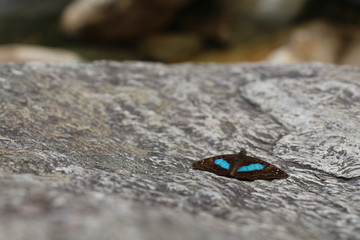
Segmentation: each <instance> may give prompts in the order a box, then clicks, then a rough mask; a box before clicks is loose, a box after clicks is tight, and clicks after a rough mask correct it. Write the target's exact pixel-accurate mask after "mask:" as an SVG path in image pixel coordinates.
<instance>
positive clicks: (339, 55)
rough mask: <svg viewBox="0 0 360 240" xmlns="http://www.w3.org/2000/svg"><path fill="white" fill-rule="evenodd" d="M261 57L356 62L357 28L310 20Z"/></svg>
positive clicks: (280, 60) (358, 59) (359, 39)
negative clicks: (285, 40) (280, 44)
mask: <svg viewBox="0 0 360 240" xmlns="http://www.w3.org/2000/svg"><path fill="white" fill-rule="evenodd" d="M288 36H289V37H288V40H287V42H286V43H284V44H283V45H282V46H280V47H278V48H277V49H275V50H273V51H272V52H271V53H270V54H269V55H268V56H267V57H266V58H265V60H266V61H268V62H272V63H295V62H306V61H319V62H328V63H335V64H347V65H353V66H360V57H359V56H360V28H358V27H347V26H341V25H335V24H329V23H326V22H324V21H314V22H310V23H307V24H304V25H302V26H300V27H296V28H295V29H294V30H292V31H291V32H290V33H289V34H288Z"/></svg>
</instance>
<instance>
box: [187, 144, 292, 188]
mask: <svg viewBox="0 0 360 240" xmlns="http://www.w3.org/2000/svg"><path fill="white" fill-rule="evenodd" d="M192 167H193V169H199V170H203V171H208V172H212V173H215V174H217V175H220V176H226V177H234V178H236V179H240V180H250V181H253V180H256V179H264V180H273V179H281V178H287V177H288V175H287V174H286V173H285V172H284V171H282V170H281V169H279V168H278V167H275V166H274V165H272V164H270V163H268V162H265V161H263V160H260V159H258V158H255V157H250V156H246V151H245V150H244V149H243V150H241V151H240V152H239V153H237V154H227V155H219V156H214V157H210V158H205V159H203V160H200V161H197V162H195V163H193V165H192Z"/></svg>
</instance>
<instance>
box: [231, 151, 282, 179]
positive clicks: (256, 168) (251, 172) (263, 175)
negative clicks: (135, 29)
mask: <svg viewBox="0 0 360 240" xmlns="http://www.w3.org/2000/svg"><path fill="white" fill-rule="evenodd" d="M260 166H261V167H260ZM261 168H262V169H261ZM241 169H243V170H241ZM234 177H235V178H236V179H240V180H250V181H253V180H256V179H264V180H273V179H281V178H287V177H288V175H287V174H286V173H285V172H284V171H282V170H281V169H280V168H278V167H275V166H274V165H272V164H270V163H268V162H265V161H263V160H260V159H258V158H255V157H249V156H246V158H245V159H244V161H243V164H242V165H241V166H240V168H239V169H238V170H237V171H236V173H235V175H234Z"/></svg>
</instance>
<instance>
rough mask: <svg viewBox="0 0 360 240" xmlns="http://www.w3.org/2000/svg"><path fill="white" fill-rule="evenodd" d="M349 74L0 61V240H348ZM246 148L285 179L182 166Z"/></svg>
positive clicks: (353, 135)
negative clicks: (242, 177)
mask: <svg viewBox="0 0 360 240" xmlns="http://www.w3.org/2000/svg"><path fill="white" fill-rule="evenodd" d="M359 79H360V69H359V68H350V67H339V66H333V65H324V64H317V63H312V64H298V65H284V66H282V65H267V64H234V65H217V64H211V65H194V64H183V65H172V66H168V65H163V64H152V63H142V62H125V63H116V62H96V63H91V64H84V63H73V64H70V63H69V64H61V65H60V64H58V65H55V64H46V63H27V64H23V65H20V64H13V65H2V66H0V192H1V194H0V239H9V240H12V239H38V240H42V239H54V238H56V239H87V240H91V239H131V240H141V239H248V238H249V236H251V239H255V240H257V239H290V240H291V239H324V240H325V239H326V240H329V239H358V237H359V235H360V228H359V224H358V223H359V222H360V208H359V201H360V194H359V193H360V192H359V187H360V168H359V155H360V125H359V122H360V121H359V120H360V81H359ZM239 146H242V147H245V148H246V149H247V150H248V153H249V155H253V156H258V157H259V158H261V159H263V160H265V161H268V162H270V163H272V164H274V165H276V166H278V167H280V168H281V169H283V170H284V171H286V172H287V173H288V174H289V175H290V177H289V178H287V179H283V180H274V181H271V182H269V181H261V180H260V181H253V182H245V181H238V180H236V179H230V178H225V177H220V176H217V175H214V174H211V173H209V172H203V171H195V170H192V169H191V164H192V163H193V162H194V161H196V160H199V159H202V158H204V157H207V156H211V155H215V154H220V153H233V152H236V151H238V150H239Z"/></svg>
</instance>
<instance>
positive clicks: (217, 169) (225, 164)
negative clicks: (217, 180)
mask: <svg viewBox="0 0 360 240" xmlns="http://www.w3.org/2000/svg"><path fill="white" fill-rule="evenodd" d="M235 157H236V154H227V155H218V156H214V157H210V158H205V159H203V160H200V161H197V162H194V163H193V165H192V167H193V169H199V170H203V171H208V172H212V173H215V174H217V175H220V176H228V177H229V176H230V170H229V169H231V168H232V166H233V164H234V160H235Z"/></svg>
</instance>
